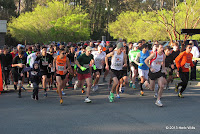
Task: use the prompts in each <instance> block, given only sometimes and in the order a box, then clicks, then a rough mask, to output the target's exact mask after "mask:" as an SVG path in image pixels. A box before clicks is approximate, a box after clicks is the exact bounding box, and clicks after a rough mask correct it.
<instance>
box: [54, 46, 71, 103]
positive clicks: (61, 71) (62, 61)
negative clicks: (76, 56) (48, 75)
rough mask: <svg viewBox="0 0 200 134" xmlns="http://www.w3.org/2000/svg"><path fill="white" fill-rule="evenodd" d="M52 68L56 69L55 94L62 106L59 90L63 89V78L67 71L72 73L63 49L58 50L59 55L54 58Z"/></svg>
mask: <svg viewBox="0 0 200 134" xmlns="http://www.w3.org/2000/svg"><path fill="white" fill-rule="evenodd" d="M53 68H54V69H55V68H56V82H57V84H58V86H57V92H58V93H59V96H60V104H62V103H63V99H62V92H61V89H64V87H65V77H66V74H67V72H68V71H69V72H70V73H72V68H71V65H70V62H69V58H68V57H67V56H66V52H65V50H64V49H60V55H58V56H57V57H55V59H54V62H53Z"/></svg>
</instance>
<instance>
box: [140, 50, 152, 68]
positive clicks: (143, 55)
mask: <svg viewBox="0 0 200 134" xmlns="http://www.w3.org/2000/svg"><path fill="white" fill-rule="evenodd" d="M147 57H149V51H147V52H146V53H145V54H144V53H143V52H142V51H140V63H143V65H142V66H138V68H139V69H142V70H149V67H148V66H147V65H146V64H145V62H144V61H145V59H146V58H147Z"/></svg>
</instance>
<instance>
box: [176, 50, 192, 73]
mask: <svg viewBox="0 0 200 134" xmlns="http://www.w3.org/2000/svg"><path fill="white" fill-rule="evenodd" d="M192 57H193V55H192V54H191V53H186V51H184V52H182V53H180V54H179V55H178V56H177V57H176V59H175V62H176V67H177V68H178V70H179V68H180V67H181V68H182V72H189V68H190V66H191V67H193V66H194V64H193V62H192Z"/></svg>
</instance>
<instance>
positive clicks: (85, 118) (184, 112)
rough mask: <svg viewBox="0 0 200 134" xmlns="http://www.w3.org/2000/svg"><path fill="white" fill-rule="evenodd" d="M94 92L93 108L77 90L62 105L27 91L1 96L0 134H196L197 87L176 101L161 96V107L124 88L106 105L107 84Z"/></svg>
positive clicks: (170, 94) (51, 96)
mask: <svg viewBox="0 0 200 134" xmlns="http://www.w3.org/2000/svg"><path fill="white" fill-rule="evenodd" d="M100 83H101V85H100V86H99V90H98V91H97V92H95V93H94V92H92V93H91V97H90V99H91V100H92V103H89V104H86V103H84V102H83V101H84V99H85V94H81V91H80V90H76V91H74V90H71V89H68V90H65V92H66V93H67V95H66V96H64V99H63V100H64V103H63V104H62V105H60V104H59V97H58V95H57V94H56V92H55V91H49V92H48V97H47V98H44V97H43V91H40V93H39V101H35V100H32V99H31V90H27V91H25V92H22V98H17V92H11V93H4V94H1V95H0V134H79V133H80V134H107V133H108V134H137V133H145V134H170V133H173V134H174V133H180V134H189V133H192V134H199V133H200V115H199V112H200V107H199V104H200V87H195V86H194V85H191V86H190V87H188V88H187V89H186V91H185V93H184V95H185V98H183V99H182V98H178V97H177V94H175V93H174V90H173V89H172V88H173V87H172V86H171V87H170V88H171V90H165V91H164V94H163V98H162V102H163V104H164V106H163V107H158V106H156V105H155V104H154V103H155V101H156V99H155V98H153V95H154V94H153V92H152V91H148V90H145V96H142V97H141V96H139V90H138V89H131V88H126V90H125V93H123V94H121V98H120V99H117V98H116V99H115V102H114V103H109V100H108V95H109V91H108V89H107V85H106V84H105V83H103V84H102V82H100Z"/></svg>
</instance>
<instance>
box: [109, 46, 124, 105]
mask: <svg viewBox="0 0 200 134" xmlns="http://www.w3.org/2000/svg"><path fill="white" fill-rule="evenodd" d="M116 49H117V50H116V51H113V52H111V53H109V54H107V55H106V58H105V62H106V69H107V70H109V65H108V58H109V57H112V59H111V71H112V80H113V85H112V89H111V91H110V96H109V101H110V102H113V101H114V91H115V90H116V86H117V85H118V84H119V80H120V79H121V78H122V77H123V67H126V66H127V56H126V54H125V53H123V44H122V43H118V44H117V48H116Z"/></svg>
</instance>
